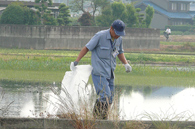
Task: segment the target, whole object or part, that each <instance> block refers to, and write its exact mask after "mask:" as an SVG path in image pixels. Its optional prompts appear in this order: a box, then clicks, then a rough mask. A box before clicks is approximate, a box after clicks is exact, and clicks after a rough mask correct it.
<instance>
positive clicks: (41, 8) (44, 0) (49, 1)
mask: <svg viewBox="0 0 195 129" xmlns="http://www.w3.org/2000/svg"><path fill="white" fill-rule="evenodd" d="M35 3H41V5H40V6H39V5H35V8H36V9H38V10H39V12H40V14H41V23H42V24H43V15H44V13H45V12H46V11H47V6H48V5H49V6H51V5H52V4H53V3H52V0H35Z"/></svg>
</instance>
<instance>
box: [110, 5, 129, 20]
mask: <svg viewBox="0 0 195 129" xmlns="http://www.w3.org/2000/svg"><path fill="white" fill-rule="evenodd" d="M111 8H112V16H113V18H114V19H121V20H125V19H124V18H126V17H124V15H125V16H126V13H125V11H126V7H125V4H123V3H122V2H114V3H112V5H111Z"/></svg>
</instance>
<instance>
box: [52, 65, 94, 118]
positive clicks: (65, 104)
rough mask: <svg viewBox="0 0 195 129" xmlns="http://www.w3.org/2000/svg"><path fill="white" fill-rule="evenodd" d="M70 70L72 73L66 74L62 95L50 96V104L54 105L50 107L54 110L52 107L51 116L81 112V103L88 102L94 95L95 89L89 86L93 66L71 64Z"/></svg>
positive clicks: (62, 85)
mask: <svg viewBox="0 0 195 129" xmlns="http://www.w3.org/2000/svg"><path fill="white" fill-rule="evenodd" d="M70 69H71V71H67V72H65V76H64V78H63V80H62V83H61V91H60V94H58V95H54V96H53V95H52V96H50V102H52V105H53V106H51V105H50V106H51V107H53V109H51V107H50V112H51V111H52V113H50V114H58V115H60V114H64V113H67V112H77V111H79V110H80V102H83V101H88V100H89V99H90V98H91V96H92V94H93V91H94V89H93V88H92V86H91V85H87V82H88V80H89V76H90V74H91V71H92V69H93V68H92V66H91V65H77V66H74V64H73V62H71V65H70ZM54 107H55V108H54ZM56 111H57V112H56ZM55 112H56V113H55Z"/></svg>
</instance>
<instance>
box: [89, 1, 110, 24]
mask: <svg viewBox="0 0 195 129" xmlns="http://www.w3.org/2000/svg"><path fill="white" fill-rule="evenodd" d="M107 5H109V2H108V0H91V7H92V8H93V14H92V16H93V20H94V21H95V13H96V11H97V10H98V8H99V9H101V8H102V9H103V8H104V7H106V6H107Z"/></svg>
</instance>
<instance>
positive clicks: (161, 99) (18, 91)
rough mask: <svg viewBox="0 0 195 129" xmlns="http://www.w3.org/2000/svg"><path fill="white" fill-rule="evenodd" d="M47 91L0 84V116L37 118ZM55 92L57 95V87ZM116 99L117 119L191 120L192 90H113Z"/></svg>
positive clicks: (194, 92) (194, 95)
mask: <svg viewBox="0 0 195 129" xmlns="http://www.w3.org/2000/svg"><path fill="white" fill-rule="evenodd" d="M59 85H60V84H59ZM50 87H52V85H43V84H24V83H22V84H21V83H17V84H16V83H15V82H14V83H7V82H0V93H1V99H0V109H1V110H0V115H1V116H4V117H41V116H42V115H43V114H42V113H43V112H45V111H46V109H47V106H48V104H47V102H46V101H44V100H45V99H44V98H45V97H46V98H47V96H49V95H50V94H51V93H52V91H51V89H50ZM55 88H56V89H57V91H59V92H60V90H61V89H60V86H57V87H55ZM116 96H118V103H119V109H118V110H119V113H120V119H124V120H148V119H152V120H186V119H188V120H195V117H194V114H195V108H194V107H195V103H193V101H194V99H195V88H190V87H189V88H184V87H166V86H163V87H149V86H148V87H133V86H117V87H116ZM12 102H13V103H12ZM10 103H11V104H10ZM9 104H10V105H9ZM7 105H9V106H7Z"/></svg>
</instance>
